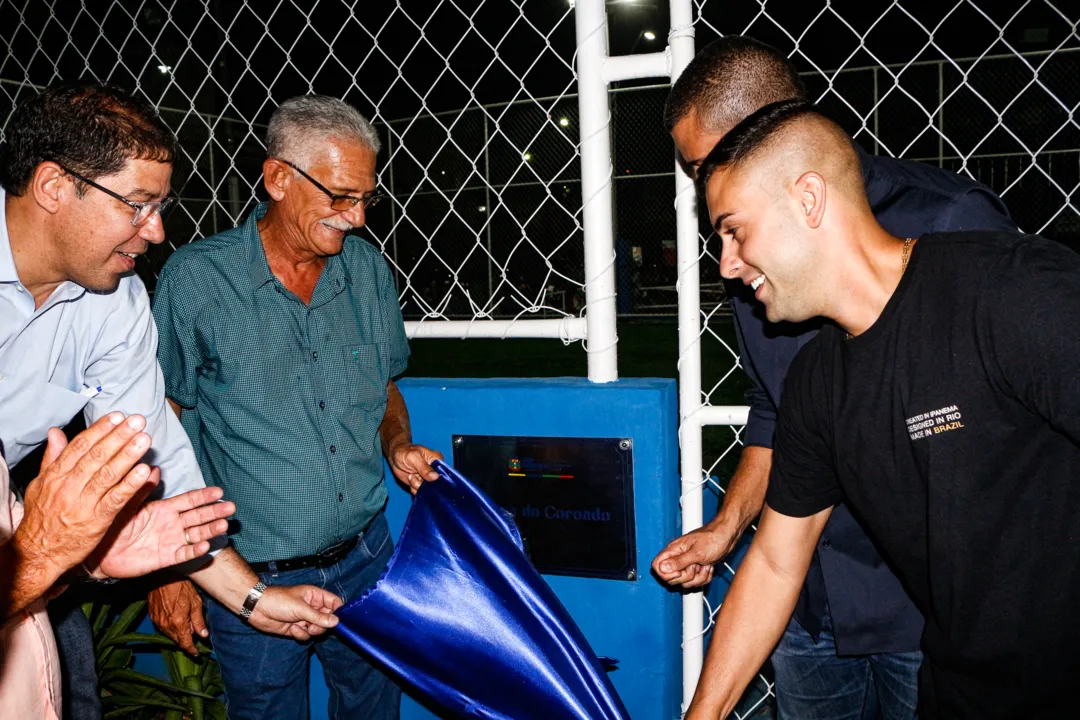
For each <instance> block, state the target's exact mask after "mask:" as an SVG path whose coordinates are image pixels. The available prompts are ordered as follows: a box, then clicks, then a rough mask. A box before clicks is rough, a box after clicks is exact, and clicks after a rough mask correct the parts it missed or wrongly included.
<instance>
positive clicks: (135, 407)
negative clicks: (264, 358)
mask: <svg viewBox="0 0 1080 720" xmlns="http://www.w3.org/2000/svg"><path fill="white" fill-rule="evenodd" d="M5 206H6V193H5V192H4V190H3V188H0V441H2V442H3V450H4V455H5V457H6V459H7V463H8V465H10V466H14V465H16V464H18V462H19V461H20V460H21V459H23V458H24V457H26V455H27V454H29V453H30V452H31V451H32V450H34V448H36V447H37V446H39V445H40V444H41V443H43V442H45V440H46V438H47V433H48V430H49V428H50V427H54V426H55V427H63V426H64V425H67V424H68V423H69V422H70V421H71V420H72V418H74V417H75V414H76V413H78V412H80V411H81V412H82V413H83V415H84V416H85V418H86V423H87V425H89V424H90V423H93V422H94V421H95V420H97V419H98V418H100V417H101V416H102V415H105V414H107V413H109V412H112V411H114V410H119V411H120V412H123V413H125V414H129V415H130V414H135V413H138V414H139V415H142V416H144V417H145V418H146V432H147V433H148V434H149V435H150V436H151V438H153V442H152V445H151V450H150V453H149V454H148V456H147V458H146V461H147V462H149V463H150V464H153V465H158V466H160V468H161V487H160V488H159V489H158V492H159V493H163V496H164V497H172V496H174V495H178V494H180V493H182V492H186V491H188V490H194V489H196V488H200V487H203V485H204V483H203V478H202V473H201V472H200V470H199V464H198V462H196V460H195V453H194V451H193V450H192V447H191V442H190V440H188V437H187V434H186V433H185V432H184V429H183V427H182V426H181V425H180V421H179V420H178V419H177V418H176V415H175V414H173V412H172V410H171V409H170V408H169V407H168V406H167V405H166V404H165V381H164V379H163V378H162V375H161V370H160V369H159V367H158V363H157V345H158V336H157V327H156V326H155V325H154V317H153V315H152V314H151V313H150V299H149V298H148V297H147V295H146V288H145V287H143V284H142V281H141V280H139V278H138V277H137V276H134V275H133V276H130V277H125V278H123V279H122V280H121V281H120V286H119V287H118V288H117V289H116V291H115V292H111V293H92V292H87V291H86V290H85V289H84V288H82V287H80V286H79V285H76V284H75V283H72V282H65V283H63V284H62V285H60V286H59V287H58V288H56V290H54V291H53V293H52V295H50V296H49V299H48V300H47V301H46V302H45V304H44V305H42V306H41V307H40V308H38V309H36V310H35V308H34V298H33V296H32V295H31V294H30V293H29V292H28V291H27V290H26V288H24V287H23V286H22V284H21V283H20V282H19V276H18V274H17V273H16V271H15V259H14V257H12V253H11V242H10V240H9V238H8V232H7V215H6V211H5Z"/></svg>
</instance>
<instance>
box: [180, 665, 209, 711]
mask: <svg viewBox="0 0 1080 720" xmlns="http://www.w3.org/2000/svg"><path fill="white" fill-rule="evenodd" d="M184 686H185V687H186V688H187V689H188V690H194V691H196V692H199V691H201V690H202V683H201V682H199V676H198V675H188V676H187V677H185V678H184ZM188 708H190V709H191V718H192V720H205V719H206V715H205V714H204V713H203V701H202V698H200V697H196V696H192V698H191V702H189V703H188Z"/></svg>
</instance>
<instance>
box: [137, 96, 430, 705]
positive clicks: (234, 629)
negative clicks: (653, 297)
mask: <svg viewBox="0 0 1080 720" xmlns="http://www.w3.org/2000/svg"><path fill="white" fill-rule="evenodd" d="M267 150H268V157H267V159H266V161H265V162H264V163H263V176H264V184H265V186H266V190H267V192H268V193H269V195H270V201H269V202H268V203H264V204H261V205H259V206H258V207H256V208H255V210H254V211H253V212H252V213H251V216H250V217H249V218H248V219H247V221H246V222H245V223H244V224H243V225H241V226H240V227H238V228H236V229H234V230H230V231H228V232H224V233H221V234H219V235H215V236H213V237H210V238H207V239H205V240H199V241H198V242H194V243H191V244H190V245H187V246H185V247H183V248H181V249H180V250H178V251H177V252H176V253H175V254H174V255H173V256H172V258H170V260H169V262H168V263H167V264H166V266H165V268H164V270H163V271H162V274H161V278H160V280H159V282H158V287H157V297H156V300H155V305H154V317H155V319H156V320H157V323H158V326H159V328H160V333H161V343H160V349H159V353H158V359H159V361H160V363H161V365H162V369H163V371H164V374H165V386H166V392H167V394H168V395H169V398H170V400H171V401H172V402H173V405H174V409H176V410H178V411H179V412H180V413H181V420H182V422H183V424H184V427H185V429H186V430H187V431H188V434H189V435H190V436H191V438H192V440H193V442H194V444H195V447H196V450H197V452H198V455H199V460H200V465H201V466H202V470H203V473H204V475H205V477H206V479H207V482H208V483H210V484H214V485H220V486H221V487H223V488H224V489H225V490H226V493H228V494H229V495H230V497H232V498H233V499H234V500H235V502H236V507H237V517H238V519H239V521H240V528H239V532H238V533H237V534H235V535H234V536H233V537H232V540H233V544H234V546H235V547H236V549H237V550H238V551H239V552H240V554H241V555H243V556H244V558H245V559H246V560H247V561H248V562H249V563H251V566H252V568H254V569H255V570H256V572H258V573H259V575H260V580H261V582H262V583H265V584H266V585H276V584H278V583H289V584H293V583H297V582H311V583H313V584H315V585H318V586H320V587H322V588H326V589H328V590H332V591H333V592H334V593H336V594H338V595H340V596H341V597H342V598H343V599H344V600H345V601H348V600H349V599H352V598H355V597H357V596H358V595H360V594H361V593H363V592H364V591H365V590H366V589H367V588H369V587H370V586H371V585H373V584H374V583H375V581H376V580H377V579H378V577H379V575H380V574H381V572H382V570H383V568H384V567H385V566H386V563H387V561H388V560H389V558H390V553H391V546H392V543H391V541H390V536H389V530H388V528H387V524H386V519H385V517H384V514H383V507H384V506H385V504H386V500H387V491H386V486H385V484H384V482H383V457H384V456H385V457H386V458H387V459H388V460H389V462H390V465H391V467H392V469H393V471H394V474H395V475H396V476H397V478H398V479H399V480H400V481H402V482H403V483H406V484H407V485H409V486H410V487H411V488H412V489H413V490H414V491H415V490H416V489H417V488H418V487H419V486H420V484H421V483H422V482H423V481H424V480H434V479H436V478H438V474H437V473H435V472H434V471H433V470H432V468H431V465H430V463H431V461H432V460H434V459H436V458H439V457H441V456H440V455H439V454H438V453H436V452H432V451H431V450H428V449H427V448H424V447H421V446H419V445H414V444H413V443H412V437H411V433H410V430H409V416H408V412H407V410H406V408H405V402H404V400H403V399H402V396H401V393H400V392H399V391H398V389H397V387H396V386H395V384H394V382H393V378H394V377H396V376H397V375H400V374H401V373H402V372H403V371H404V370H405V366H406V363H407V361H408V357H409V346H408V342H407V341H406V338H405V329H404V325H403V323H402V320H401V310H400V308H399V307H398V300H397V292H396V290H395V288H394V280H393V276H392V275H391V273H390V269H389V267H388V266H387V264H386V261H385V260H384V259H383V257H382V255H381V254H380V253H379V251H378V250H377V249H375V248H374V247H372V246H371V245H369V244H368V243H366V242H365V241H363V240H361V239H359V238H356V237H350V236H349V235H348V233H349V231H350V230H352V229H353V228H356V227H362V226H363V225H364V213H365V210H366V209H367V208H368V207H370V206H371V205H373V204H374V203H375V202H376V201H377V200H378V199H379V195H378V194H377V193H376V190H375V181H376V179H375V157H376V154H377V153H378V150H379V139H378V136H377V134H376V133H375V130H374V129H373V128H372V126H371V124H370V123H369V122H368V121H367V120H366V119H364V117H363V116H361V115H360V113H358V112H357V111H356V110H355V109H354V108H352V107H350V106H349V105H347V104H345V103H343V102H341V101H340V100H336V99H333V98H328V97H322V96H307V97H298V98H292V99H291V100H288V101H286V102H284V103H282V105H281V106H280V107H279V108H278V109H277V111H275V113H274V115H273V116H272V117H271V119H270V124H269V128H268V131H267ZM151 608H152V617H153V618H154V621H155V622H156V623H157V624H158V626H159V627H161V628H162V630H163V631H165V632H166V633H167V634H169V635H170V636H172V637H174V638H175V639H176V640H177V641H178V642H180V643H181V644H182V645H187V646H188V647H189V648H190V649H192V650H193V648H191V645H190V643H191V633H192V632H193V631H194V632H199V631H200V630H201V629H202V628H203V617H202V608H201V602H200V599H199V597H198V595H197V594H196V593H195V591H194V589H193V588H192V587H191V585H190V584H189V583H187V582H186V581H180V582H177V583H172V584H170V585H166V586H164V587H162V588H161V589H159V590H158V591H157V592H156V593H155V594H154V596H152V598H151ZM206 620H207V624H208V625H209V629H210V635H211V637H212V639H213V641H214V648H215V651H216V654H217V657H218V660H219V662H220V664H221V670H222V675H223V678H224V681H225V688H226V695H227V697H228V701H229V716H230V717H231V718H306V717H307V715H308V707H307V706H308V695H307V667H308V661H309V656H310V654H311V652H312V651H314V652H315V653H316V654H317V655H318V657H319V659H320V660H321V661H322V664H323V668H324V670H325V672H326V674H327V676H328V681H329V685H330V715H331V717H336V718H344V717H367V718H396V717H397V715H398V704H399V697H400V694H399V690H398V688H397V687H396V686H395V685H394V684H393V683H392V682H391V681H390V680H389V679H388V678H386V677H385V676H384V675H383V674H382V673H381V672H379V671H378V670H377V669H375V668H373V667H372V666H370V665H369V664H368V663H367V662H366V661H365V660H364V659H363V658H362V657H361V656H360V655H358V654H357V653H356V652H355V651H354V650H352V649H351V648H350V647H348V646H346V645H344V644H343V643H342V642H341V641H340V640H339V639H338V638H336V637H329V638H327V639H326V640H325V641H322V642H319V643H315V644H314V645H313V646H312V645H298V644H296V643H292V642H290V641H287V640H283V639H279V638H274V637H270V636H268V635H264V634H262V633H259V632H257V631H256V630H254V629H252V628H251V627H249V626H248V625H246V624H245V623H243V622H242V621H241V620H240V619H238V618H236V617H235V616H234V615H232V614H231V613H229V612H228V611H226V610H225V609H224V608H223V607H222V606H221V605H220V604H219V603H218V602H217V601H216V600H213V599H211V600H209V604H208V608H207V618H206Z"/></svg>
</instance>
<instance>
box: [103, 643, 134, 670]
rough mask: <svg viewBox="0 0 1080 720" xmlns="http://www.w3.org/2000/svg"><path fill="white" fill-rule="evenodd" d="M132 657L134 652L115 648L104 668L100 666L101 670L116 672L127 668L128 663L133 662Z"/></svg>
mask: <svg viewBox="0 0 1080 720" xmlns="http://www.w3.org/2000/svg"><path fill="white" fill-rule="evenodd" d="M131 655H132V652H131V651H130V650H128V649H127V648H115V649H114V651H113V652H112V653H110V654H109V657H108V658H107V659H106V660H105V663H104V666H100V665H99V666H98V667H99V670H102V671H103V670H116V669H118V668H124V667H127V666H128V662H130V661H131Z"/></svg>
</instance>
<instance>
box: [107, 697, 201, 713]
mask: <svg viewBox="0 0 1080 720" xmlns="http://www.w3.org/2000/svg"><path fill="white" fill-rule="evenodd" d="M101 706H102V708H119V707H139V708H160V709H162V710H179V711H181V712H184V711H186V710H187V708H186V707H184V706H183V705H178V704H176V703H172V702H162V701H161V700H152V699H150V698H129V697H122V696H119V695H113V696H110V697H103V698H101Z"/></svg>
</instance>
